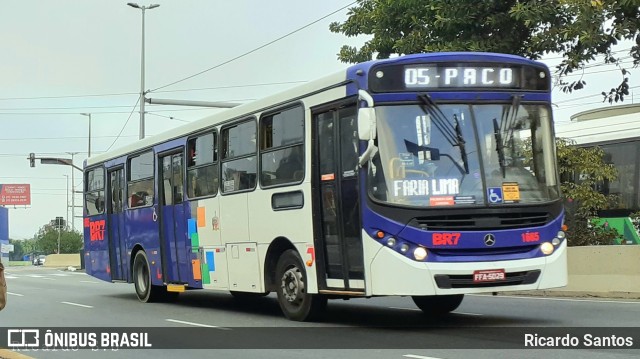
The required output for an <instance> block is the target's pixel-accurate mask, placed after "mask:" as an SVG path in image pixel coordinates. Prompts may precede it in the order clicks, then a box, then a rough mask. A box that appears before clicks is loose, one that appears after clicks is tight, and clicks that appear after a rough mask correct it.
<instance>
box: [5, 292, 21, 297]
mask: <svg viewBox="0 0 640 359" xmlns="http://www.w3.org/2000/svg"><path fill="white" fill-rule="evenodd" d="M7 294H9V295H15V296H16V297H24V294H18V293H13V292H7Z"/></svg>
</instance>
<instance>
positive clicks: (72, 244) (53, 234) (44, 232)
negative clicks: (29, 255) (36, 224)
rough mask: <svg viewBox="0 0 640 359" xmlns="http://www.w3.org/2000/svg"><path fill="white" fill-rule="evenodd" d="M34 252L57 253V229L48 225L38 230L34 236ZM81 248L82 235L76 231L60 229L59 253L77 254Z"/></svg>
mask: <svg viewBox="0 0 640 359" xmlns="http://www.w3.org/2000/svg"><path fill="white" fill-rule="evenodd" d="M34 238H35V240H36V250H37V251H38V252H39V253H44V254H52V253H57V252H58V229H56V228H55V227H54V226H51V225H50V224H47V225H44V226H42V227H41V228H40V230H39V231H38V233H37V234H36V235H35V236H34ZM81 248H82V235H81V234H80V232H77V231H70V230H68V229H62V230H61V231H60V253H78V252H80V249H81Z"/></svg>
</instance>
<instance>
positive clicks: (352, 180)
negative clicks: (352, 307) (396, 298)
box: [313, 104, 365, 292]
mask: <svg viewBox="0 0 640 359" xmlns="http://www.w3.org/2000/svg"><path fill="white" fill-rule="evenodd" d="M356 114H357V110H356V106H355V104H351V105H349V106H333V107H329V108H327V107H325V108H323V109H321V110H319V111H314V114H313V119H314V124H315V125H314V139H315V141H314V143H315V145H314V156H313V160H314V161H315V163H314V166H313V168H314V170H315V171H314V174H313V180H314V189H315V190H314V194H315V196H314V198H315V201H314V211H315V213H319V216H316V217H317V218H318V220H317V222H316V230H315V233H316V235H315V236H314V237H315V243H314V244H315V248H316V258H317V261H318V262H319V263H318V268H319V273H318V278H319V285H320V289H326V290H343V291H353V292H364V290H365V281H364V261H363V249H362V238H361V230H360V228H361V225H360V222H361V221H360V205H359V202H358V201H359V200H358V198H359V196H358V187H359V186H358V168H357V164H358V148H357V146H358V125H357V116H356ZM322 268H324V269H322ZM323 282H324V283H323ZM323 287H324V288H323Z"/></svg>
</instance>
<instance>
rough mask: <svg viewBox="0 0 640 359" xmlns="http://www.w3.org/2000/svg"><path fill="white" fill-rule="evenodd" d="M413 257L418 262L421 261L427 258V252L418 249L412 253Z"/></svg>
mask: <svg viewBox="0 0 640 359" xmlns="http://www.w3.org/2000/svg"><path fill="white" fill-rule="evenodd" d="M413 256H414V257H415V258H416V260H418V261H422V260H424V259H425V258H427V250H426V249H425V248H424V247H418V248H416V249H415V250H414V251H413Z"/></svg>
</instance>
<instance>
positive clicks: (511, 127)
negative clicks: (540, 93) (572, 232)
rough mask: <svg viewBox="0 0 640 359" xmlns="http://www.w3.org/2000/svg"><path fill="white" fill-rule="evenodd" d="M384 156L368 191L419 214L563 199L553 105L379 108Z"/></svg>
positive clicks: (376, 162)
mask: <svg viewBox="0 0 640 359" xmlns="http://www.w3.org/2000/svg"><path fill="white" fill-rule="evenodd" d="M376 117H377V124H378V138H377V141H378V149H379V151H378V153H377V154H376V155H375V157H374V158H373V159H372V161H371V165H370V166H369V176H368V190H369V194H370V196H371V197H372V198H373V199H374V200H377V201H381V202H386V203H389V204H395V205H403V206H415V207H442V206H462V205H467V206H469V205H477V206H481V205H482V206H484V205H501V204H514V203H519V204H534V203H542V202H549V201H552V200H556V199H558V198H559V186H558V181H557V174H556V173H557V171H556V167H555V166H556V165H555V144H554V140H553V131H552V123H551V115H550V111H549V109H548V106H546V105H521V104H520V103H519V101H514V103H505V104H443V105H435V104H433V103H427V102H425V104H420V105H418V104H414V105H398V106H380V107H377V108H376Z"/></svg>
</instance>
